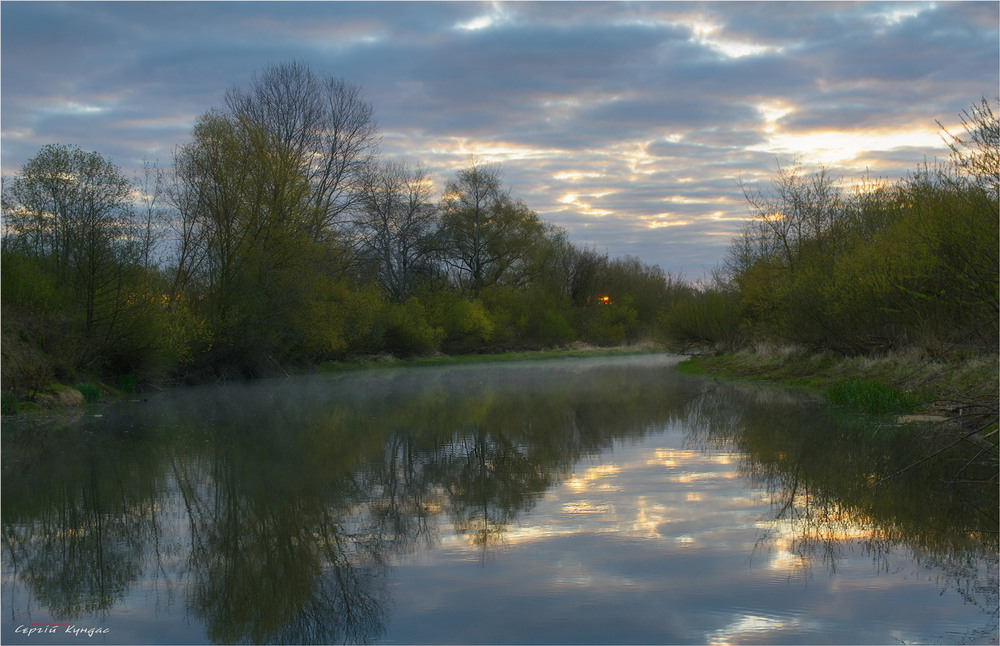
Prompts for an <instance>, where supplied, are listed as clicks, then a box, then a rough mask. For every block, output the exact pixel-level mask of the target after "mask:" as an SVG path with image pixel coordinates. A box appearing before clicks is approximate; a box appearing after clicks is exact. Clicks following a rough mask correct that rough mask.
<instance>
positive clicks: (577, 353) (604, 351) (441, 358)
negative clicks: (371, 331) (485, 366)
mask: <svg viewBox="0 0 1000 646" xmlns="http://www.w3.org/2000/svg"><path fill="white" fill-rule="evenodd" d="M654 352H664V349H663V348H661V347H659V346H656V345H653V344H636V345H622V346H611V347H601V346H592V345H588V344H585V343H577V344H573V345H571V346H568V347H562V348H545V349H538V350H511V351H505V352H483V353H470V354H440V353H438V354H434V355H421V356H410V357H396V356H394V355H391V354H379V355H374V356H365V357H356V358H352V359H346V360H343V361H325V362H323V363H321V364H319V365H318V366H316V367H315V368H311V369H309V370H306V371H304V372H313V371H315V372H320V373H323V372H341V371H349V370H367V369H370V368H405V367H411V366H448V365H457V364H473V363H493V362H499V361H540V360H545V359H571V358H582V357H613V356H620V355H629V354H649V353H654Z"/></svg>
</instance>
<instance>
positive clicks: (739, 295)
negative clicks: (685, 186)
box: [663, 98, 1000, 355]
mask: <svg viewBox="0 0 1000 646" xmlns="http://www.w3.org/2000/svg"><path fill="white" fill-rule="evenodd" d="M961 120H962V128H963V132H959V133H951V132H949V131H948V130H947V129H946V128H945V127H944V126H941V124H940V122H939V123H938V125H939V126H940V127H941V130H942V133H943V134H942V136H943V137H944V138H945V141H946V142H947V143H948V146H949V148H950V151H951V154H950V157H949V159H948V160H946V161H942V162H937V163H934V164H929V163H924V164H923V165H922V166H920V167H918V168H917V169H915V170H913V171H912V172H911V173H910V174H909V175H908V176H906V177H905V178H903V179H901V180H898V181H895V182H889V181H885V180H881V179H877V178H871V177H864V178H862V179H860V180H859V181H856V182H854V183H853V185H852V186H845V181H844V180H843V179H842V178H837V177H834V176H833V174H832V173H831V172H830V171H829V170H828V169H824V168H821V169H819V170H814V171H809V170H807V169H803V168H801V167H800V166H798V165H793V166H791V167H779V169H778V172H777V174H776V176H775V177H774V178H773V179H772V180H771V182H770V184H769V185H768V186H765V187H760V186H752V185H744V186H743V191H744V195H745V197H746V201H747V204H748V208H749V211H750V217H749V219H748V220H747V222H746V224H745V226H744V228H743V230H742V231H741V232H740V233H739V234H738V235H737V236H736V237H735V238H734V239H733V242H732V245H731V246H730V249H729V251H728V253H727V255H726V258H725V260H724V262H723V263H722V266H720V267H719V268H718V270H717V272H716V274H715V276H714V281H713V282H712V284H711V285H709V286H707V287H705V288H704V289H700V290H697V291H695V292H692V293H691V294H689V297H688V298H685V299H683V301H682V302H679V303H677V304H676V306H675V307H673V308H671V310H670V311H669V312H668V313H667V315H666V316H665V318H664V320H663V323H664V326H665V328H666V332H667V334H668V335H670V336H671V337H672V338H673V339H675V340H676V341H677V342H678V343H682V344H687V345H689V346H692V345H693V346H702V347H704V346H709V347H714V348H723V349H732V348H739V347H743V346H747V345H751V344H753V343H756V342H759V341H761V340H765V341H771V342H778V343H792V344H796V345H800V346H805V347H807V348H811V349H814V350H822V351H832V352H837V353H844V354H864V353H873V352H886V351H892V350H895V349H899V348H903V347H917V348H919V349H922V350H924V351H927V352H929V353H931V354H937V355H941V354H947V353H950V352H952V351H957V352H958V353H965V352H969V351H972V352H992V353H995V352H996V351H997V344H998V339H1000V330H998V320H1000V289H998V288H1000V280H998V277H1000V257H998V247H1000V234H998V220H1000V206H998V204H1000V199H998V198H1000V126H998V122H997V116H996V114H995V113H994V111H993V109H992V108H991V106H990V103H989V102H988V101H987V100H986V99H985V98H983V99H982V100H981V101H980V102H978V103H975V104H973V105H972V106H971V107H970V108H969V109H967V110H965V111H964V112H963V113H962V115H961Z"/></svg>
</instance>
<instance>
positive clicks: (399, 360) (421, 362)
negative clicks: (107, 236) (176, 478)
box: [2, 343, 664, 415]
mask: <svg viewBox="0 0 1000 646" xmlns="http://www.w3.org/2000/svg"><path fill="white" fill-rule="evenodd" d="M655 352H664V349H663V348H662V347H660V346H658V345H655V344H651V343H640V344H634V345H621V346H610V347H601V346H592V345H588V344H585V343H574V344H572V345H570V346H566V347H561V348H546V349H536V350H517V351H503V352H483V353H470V354H441V353H437V354H433V355H415V356H409V357H396V356H394V355H391V354H385V353H383V354H378V355H367V356H357V357H352V358H349V359H344V360H341V361H326V362H323V363H320V364H318V365H309V366H297V367H284V368H280V369H279V368H277V367H276V369H275V371H274V373H273V375H272V376H275V377H278V376H281V375H289V374H310V373H333V372H347V371H354V370H370V369H375V368H406V367H417V366H443V365H458V364H480V363H492V362H507V361H540V360H546V359H568V358H583V357H610V356H621V355H630V354H649V353H655ZM124 381H125V382H124V383H122V382H123V380H121V379H120V380H119V384H118V387H115V386H111V385H109V384H107V383H103V382H100V381H89V382H81V383H77V384H76V385H69V384H63V383H60V382H58V381H54V380H53V381H50V382H48V384H47V385H46V386H45V387H44V388H41V389H39V390H38V391H37V392H36V393H34V394H33V396H32V397H31V398H30V399H25V400H18V399H17V398H16V397H14V396H13V395H12V394H11V393H6V392H5V393H3V402H2V414H3V415H13V414H20V413H32V412H43V411H49V410H62V409H70V408H76V407H79V406H82V405H84V404H87V403H94V402H98V401H101V402H109V401H114V400H116V399H118V398H119V397H122V396H126V395H127V396H134V395H135V394H136V393H137V392H141V391H142V390H154V391H155V390H162V389H163V388H165V387H169V385H168V384H138V383H137V382H136V381H135V379H129V380H124Z"/></svg>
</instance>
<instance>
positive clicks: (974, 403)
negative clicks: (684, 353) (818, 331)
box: [678, 344, 1000, 427]
mask: <svg viewBox="0 0 1000 646" xmlns="http://www.w3.org/2000/svg"><path fill="white" fill-rule="evenodd" d="M997 366H998V357H997V355H996V354H994V353H975V352H967V353H961V354H960V353H955V354H953V355H951V356H948V357H935V356H932V355H930V354H928V353H926V352H922V351H920V350H916V349H908V350H902V351H897V352H891V353H886V354H880V355H874V356H857V357H847V356H841V355H835V354H832V353H822V352H820V353H817V352H810V351H808V350H805V349H804V348H800V347H795V346H774V345H765V344H758V345H756V346H754V347H750V348H746V349H743V350H739V351H736V352H731V353H726V354H714V355H708V354H705V355H693V356H691V357H690V358H689V359H687V360H686V361H684V362H682V363H681V364H680V366H679V367H678V369H679V370H681V371H682V372H688V373H698V374H706V375H712V376H717V377H730V378H743V379H747V378H749V379H765V380H771V381H780V382H783V383H786V384H789V385H793V386H797V387H803V388H808V389H810V390H814V391H816V392H819V393H821V394H823V395H824V396H825V397H826V398H827V399H830V400H831V401H833V402H835V403H838V404H843V405H848V406H854V407H856V408H860V409H862V410H866V411H868V412H871V413H875V414H896V415H900V416H903V421H947V420H951V421H955V422H958V423H960V425H961V426H963V427H970V426H983V425H985V424H988V423H989V422H990V421H991V420H992V422H993V425H994V427H995V425H996V419H997V410H998V408H1000V406H998V386H997Z"/></svg>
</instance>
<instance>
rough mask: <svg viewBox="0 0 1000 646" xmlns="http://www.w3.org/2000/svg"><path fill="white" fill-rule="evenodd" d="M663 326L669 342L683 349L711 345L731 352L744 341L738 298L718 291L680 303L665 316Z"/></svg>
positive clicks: (706, 291) (693, 296)
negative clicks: (731, 349)
mask: <svg viewBox="0 0 1000 646" xmlns="http://www.w3.org/2000/svg"><path fill="white" fill-rule="evenodd" d="M661 324H662V327H663V334H664V336H665V337H666V339H667V340H668V342H669V343H671V344H672V345H675V346H679V347H680V348H690V347H692V346H701V345H708V346H711V347H715V348H719V349H727V348H732V347H734V346H736V345H738V344H739V343H740V342H741V341H742V339H743V337H742V333H741V317H740V308H739V302H738V301H737V298H736V295H734V294H732V293H729V292H726V291H722V290H718V289H706V290H704V291H700V292H694V293H692V294H690V295H689V296H688V297H687V298H683V299H679V300H677V301H676V302H675V303H674V304H673V306H672V307H671V308H670V309H669V310H668V311H667V312H666V313H665V314H663V316H662V317H661Z"/></svg>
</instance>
